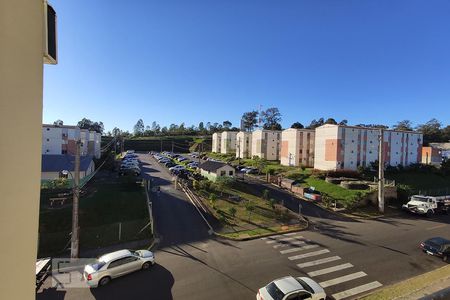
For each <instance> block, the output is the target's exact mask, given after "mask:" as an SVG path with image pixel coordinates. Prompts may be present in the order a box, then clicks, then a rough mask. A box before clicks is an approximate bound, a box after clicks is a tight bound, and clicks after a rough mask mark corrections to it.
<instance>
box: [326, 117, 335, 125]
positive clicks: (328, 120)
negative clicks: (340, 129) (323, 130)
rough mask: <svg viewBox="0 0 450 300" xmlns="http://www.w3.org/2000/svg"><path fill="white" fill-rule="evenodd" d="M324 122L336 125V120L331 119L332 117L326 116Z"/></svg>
mask: <svg viewBox="0 0 450 300" xmlns="http://www.w3.org/2000/svg"><path fill="white" fill-rule="evenodd" d="M325 124H333V125H337V122H336V120H335V119H333V118H328V119H327V120H326V121H325Z"/></svg>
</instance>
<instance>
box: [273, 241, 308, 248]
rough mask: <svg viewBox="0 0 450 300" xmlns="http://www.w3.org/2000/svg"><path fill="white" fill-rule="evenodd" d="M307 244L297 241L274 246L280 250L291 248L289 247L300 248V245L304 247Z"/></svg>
mask: <svg viewBox="0 0 450 300" xmlns="http://www.w3.org/2000/svg"><path fill="white" fill-rule="evenodd" d="M303 244H305V242H304V241H295V242H290V243H286V244H278V245H275V246H273V248H274V249H277V248H280V247H289V246H299V245H303Z"/></svg>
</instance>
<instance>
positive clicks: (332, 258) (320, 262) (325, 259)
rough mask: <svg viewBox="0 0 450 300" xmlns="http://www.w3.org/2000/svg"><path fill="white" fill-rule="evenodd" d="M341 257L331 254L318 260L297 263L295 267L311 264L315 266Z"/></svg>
mask: <svg viewBox="0 0 450 300" xmlns="http://www.w3.org/2000/svg"><path fill="white" fill-rule="evenodd" d="M339 259H341V258H340V257H339V256H331V257H327V258H321V259H318V260H313V261H308V262H305V263H301V264H298V265H297V267H299V268H307V267H312V266H317V265H321V264H325V263H329V262H332V261H335V260H339Z"/></svg>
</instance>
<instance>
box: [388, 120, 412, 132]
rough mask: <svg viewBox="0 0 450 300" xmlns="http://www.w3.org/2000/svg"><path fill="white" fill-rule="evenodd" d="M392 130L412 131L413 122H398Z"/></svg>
mask: <svg viewBox="0 0 450 300" xmlns="http://www.w3.org/2000/svg"><path fill="white" fill-rule="evenodd" d="M392 129H394V130H405V131H412V130H413V127H412V122H411V121H410V120H403V121H400V122H398V123H397V124H396V125H394V126H392Z"/></svg>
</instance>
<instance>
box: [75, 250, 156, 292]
mask: <svg viewBox="0 0 450 300" xmlns="http://www.w3.org/2000/svg"><path fill="white" fill-rule="evenodd" d="M154 264H155V256H154V255H153V253H152V252H150V251H148V250H136V251H131V250H119V251H116V252H111V253H108V254H105V255H103V256H101V257H100V258H98V259H97V261H96V262H95V263H92V264H89V265H86V266H85V267H84V272H83V278H84V280H86V282H87V284H88V285H89V286H90V287H98V286H102V285H105V284H107V283H109V282H110V281H111V280H112V279H114V278H117V277H120V276H123V275H126V274H128V273H131V272H134V271H137V270H146V269H148V268H150V267H151V266H152V265H154Z"/></svg>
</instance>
